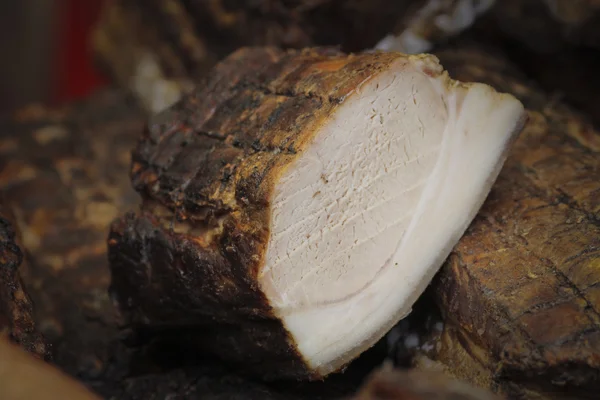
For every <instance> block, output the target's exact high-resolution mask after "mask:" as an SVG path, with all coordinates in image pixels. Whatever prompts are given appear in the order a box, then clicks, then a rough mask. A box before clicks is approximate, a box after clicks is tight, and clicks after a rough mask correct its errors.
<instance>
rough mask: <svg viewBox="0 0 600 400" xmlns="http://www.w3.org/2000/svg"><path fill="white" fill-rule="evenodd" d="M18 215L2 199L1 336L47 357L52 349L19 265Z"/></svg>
mask: <svg viewBox="0 0 600 400" xmlns="http://www.w3.org/2000/svg"><path fill="white" fill-rule="evenodd" d="M23 258H24V257H23V251H22V249H21V246H20V244H19V237H18V232H17V231H16V227H15V222H14V216H13V215H12V212H11V210H10V209H9V207H8V206H7V205H6V204H5V202H4V200H2V201H1V202H0V339H2V340H3V338H2V337H3V336H5V335H6V336H7V337H8V338H9V339H10V340H12V341H13V342H15V343H17V344H19V346H21V347H22V348H23V349H25V350H27V351H28V352H30V353H32V354H34V355H35V356H37V357H41V358H47V357H48V355H49V354H48V348H47V346H46V343H45V340H44V338H43V337H42V335H40V333H39V332H38V330H37V329H36V326H35V321H34V319H33V305H32V303H31V299H30V298H29V295H28V294H27V292H26V291H25V290H24V289H23V284H22V282H21V276H20V274H19V268H20V266H21V264H22V263H23Z"/></svg>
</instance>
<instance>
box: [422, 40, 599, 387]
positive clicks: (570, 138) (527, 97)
mask: <svg viewBox="0 0 600 400" xmlns="http://www.w3.org/2000/svg"><path fill="white" fill-rule="evenodd" d="M436 54H437V55H438V56H439V57H440V59H441V60H442V62H443V64H444V65H445V66H446V67H447V68H448V70H449V71H450V73H451V74H452V75H453V76H456V77H457V78H458V79H462V80H474V81H481V82H485V83H488V84H490V85H493V86H494V87H497V88H498V89H499V90H502V91H506V92H510V93H513V94H514V95H515V96H518V97H519V99H520V100H522V101H523V103H524V104H525V106H526V107H527V109H528V110H529V112H528V113H529V122H528V124H527V125H526V127H525V130H524V131H523V133H522V134H521V136H520V137H519V139H518V140H517V141H516V142H515V144H514V146H513V148H512V151H511V153H510V156H509V157H508V159H507V161H506V163H505V165H504V168H503V170H502V172H501V174H500V176H499V177H498V180H497V181H496V184H495V185H494V187H493V189H492V191H491V193H490V195H489V197H488V199H487V201H486V203H485V204H484V206H483V208H482V209H481V210H480V212H479V215H478V217H477V218H475V220H474V221H473V223H472V224H471V226H470V228H469V229H468V231H467V232H466V234H465V235H464V236H463V238H462V239H461V240H460V241H459V243H458V245H457V246H456V247H455V248H454V250H453V253H452V254H451V256H450V258H449V260H448V262H447V263H446V265H445V266H444V267H443V268H442V269H441V271H440V273H439V274H438V276H437V278H436V279H435V280H434V282H433V285H432V287H431V288H430V289H431V290H430V293H431V294H432V295H433V296H434V297H436V298H437V302H438V304H439V306H440V309H441V310H442V313H443V314H444V322H445V327H444V332H443V334H442V335H441V337H439V338H438V339H437V340H434V341H433V342H434V343H435V348H436V350H437V355H434V356H433V357H432V358H437V360H438V361H440V363H438V364H436V363H432V362H431V360H430V358H427V357H425V358H423V357H419V356H418V358H420V361H419V360H417V361H416V364H417V365H419V368H423V369H428V370H430V369H436V368H441V369H442V370H444V371H446V372H447V373H450V374H451V375H454V376H456V377H458V378H460V379H461V380H466V381H468V382H471V383H473V384H476V385H478V386H482V387H486V388H492V389H493V390H494V391H497V392H500V393H502V394H505V395H507V396H509V397H510V398H527V399H529V398H534V399H563V398H565V399H567V398H569V399H570V398H595V397H596V395H597V393H598V390H599V389H600V387H599V386H598V382H600V380H599V377H600V361H599V360H600V314H599V312H600V291H599V288H600V269H599V268H598V265H599V262H600V227H599V225H598V215H599V212H600V133H599V132H598V131H596V130H594V129H593V128H592V126H591V125H589V123H587V122H586V120H585V119H584V118H583V117H582V116H581V115H580V114H577V113H575V112H573V111H572V110H571V109H569V108H568V107H566V106H565V105H564V104H562V103H560V102H556V101H555V100H553V99H552V98H550V97H548V96H547V95H546V94H544V93H543V92H542V91H540V90H538V89H536V88H534V87H532V86H531V83H530V82H528V81H527V79H526V78H524V76H523V75H522V74H521V73H519V72H517V71H516V70H515V69H514V67H513V66H512V65H511V64H510V63H508V62H506V60H503V59H502V58H500V57H493V56H491V55H490V54H489V53H486V52H482V51H481V50H480V49H478V47H477V46H471V45H468V44H466V43H460V44H457V45H456V47H454V48H449V49H447V50H445V51H440V52H438V53H436ZM429 356H431V353H429Z"/></svg>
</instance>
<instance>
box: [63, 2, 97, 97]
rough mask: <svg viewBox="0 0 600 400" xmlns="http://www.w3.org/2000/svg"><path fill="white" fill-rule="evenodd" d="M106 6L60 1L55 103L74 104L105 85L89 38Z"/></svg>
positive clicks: (95, 3)
mask: <svg viewBox="0 0 600 400" xmlns="http://www.w3.org/2000/svg"><path fill="white" fill-rule="evenodd" d="M106 2H107V0H60V4H61V8H60V10H59V12H60V15H59V18H60V21H59V27H60V30H59V42H58V54H57V59H56V62H57V63H58V65H57V67H58V68H57V69H56V71H57V74H58V76H57V80H56V90H55V95H54V100H55V101H56V102H61V103H62V102H66V101H72V100H76V99H78V98H81V97H84V96H86V95H88V94H89V93H90V92H92V91H93V90H94V89H97V88H99V87H101V86H104V85H106V84H107V82H108V81H107V79H106V78H105V77H103V76H102V75H101V74H100V73H99V72H98V71H97V70H96V68H95V66H94V62H93V58H92V51H91V37H90V34H91V32H92V28H93V26H94V24H95V23H96V21H97V20H98V17H99V16H100V11H101V9H102V5H103V4H104V3H106Z"/></svg>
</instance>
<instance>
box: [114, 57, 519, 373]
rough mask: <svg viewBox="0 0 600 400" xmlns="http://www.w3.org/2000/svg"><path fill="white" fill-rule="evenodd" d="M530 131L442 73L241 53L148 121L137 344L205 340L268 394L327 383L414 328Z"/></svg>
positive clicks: (138, 244)
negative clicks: (146, 334)
mask: <svg viewBox="0 0 600 400" xmlns="http://www.w3.org/2000/svg"><path fill="white" fill-rule="evenodd" d="M523 122H524V113H523V108H522V105H521V104H520V103H519V102H518V101H517V100H516V99H515V98H514V97H512V96H509V95H504V94H499V93H497V92H495V91H494V90H493V89H492V88H491V87H489V86H486V85H480V84H463V83H458V82H455V81H453V80H451V79H450V78H449V77H448V75H447V74H445V73H444V72H443V70H442V67H441V66H440V65H439V64H438V63H437V60H436V59H435V58H434V57H431V56H404V55H402V54H400V53H371V54H360V55H353V56H347V55H345V54H343V53H339V52H336V51H331V50H319V49H315V50H304V51H288V52H284V51H280V50H276V49H273V48H258V49H242V50H239V51H237V52H236V53H234V54H233V55H231V56H230V57H228V58H227V59H226V60H225V61H223V62H222V63H220V64H219V65H218V66H217V67H216V68H215V69H214V70H213V71H212V72H211V74H210V75H209V77H208V79H207V80H206V82H205V83H204V84H203V85H201V86H199V87H198V89H197V90H195V91H194V92H193V94H191V95H190V96H188V97H186V98H184V99H183V101H181V102H179V103H177V104H176V105H175V106H174V107H172V108H171V109H169V110H167V111H165V112H163V113H161V114H158V115H157V116H155V117H153V118H152V119H151V120H150V123H149V126H148V128H147V130H146V132H145V134H144V137H143V138H142V140H141V142H140V145H139V146H138V147H137V149H136V150H135V152H134V155H133V166H132V180H133V184H134V186H135V188H136V189H137V190H138V191H139V192H140V193H141V194H142V195H143V197H144V205H143V210H142V211H141V212H140V213H138V214H129V215H127V216H126V217H124V218H123V219H121V220H120V221H118V222H116V223H115V224H114V225H113V229H112V232H111V236H110V238H109V248H110V250H109V257H110V261H111V268H112V274H113V275H112V276H113V280H112V288H113V292H114V293H115V295H116V298H117V299H118V301H119V303H120V306H121V308H122V309H123V310H124V311H125V312H126V314H127V315H128V318H129V321H130V323H131V324H132V325H133V326H134V327H137V328H143V329H147V330H148V329H149V330H153V329H160V330H173V329H181V330H184V328H185V329H196V330H197V333H196V336H195V337H194V335H187V336H188V338H189V339H190V346H197V347H199V348H202V349H204V350H208V351H211V352H217V353H218V355H219V356H220V357H222V358H223V359H226V360H228V361H229V362H231V363H233V364H237V365H239V366H240V367H242V368H244V369H246V370H248V371H251V372H253V373H255V374H260V375H263V376H264V377H266V378H296V379H300V378H304V379H306V378H308V379H315V378H321V377H323V376H326V375H327V374H329V373H331V372H335V371H338V370H340V369H341V368H343V367H344V366H345V365H346V364H348V363H349V362H350V361H352V360H353V359H354V358H356V357H357V356H358V355H359V354H360V353H361V352H363V351H364V350H366V349H368V348H369V347H370V346H372V345H373V344H375V342H377V341H378V340H379V339H381V338H382V337H383V336H384V335H385V333H386V332H387V331H388V330H389V329H390V328H391V327H392V326H393V325H394V324H395V323H397V322H398V320H400V319H401V318H403V317H405V316H406V315H407V314H408V313H409V312H410V309H411V307H412V305H413V303H414V302H415V301H416V299H417V298H418V297H419V296H420V294H421V293H422V292H423V290H424V289H425V287H426V286H427V284H428V283H429V281H430V280H431V278H432V277H433V275H434V274H435V272H436V271H437V269H438V268H439V266H440V265H441V263H442V262H443V261H444V259H445V258H446V257H447V255H448V253H449V252H450V250H451V248H452V246H454V244H455V243H456V241H457V240H458V239H459V237H460V235H462V233H463V232H464V230H465V229H466V227H467V225H468V224H469V222H470V221H471V219H472V218H473V217H474V216H475V214H476V212H477V210H478V208H479V207H480V206H481V204H482V203H483V201H484V199H485V196H486V195H487V193H488V191H489V188H490V186H491V185H492V183H493V181H494V179H495V177H496V175H497V174H498V172H499V170H500V167H501V165H502V162H503V160H504V157H505V156H506V152H507V149H508V147H509V145H510V143H511V141H512V140H513V139H514V138H515V136H516V135H517V134H518V132H519V131H520V129H521V128H522V124H523ZM449 182H451V183H449ZM449 207H450V208H451V209H452V210H453V213H452V214H448V212H447V210H448V208H449Z"/></svg>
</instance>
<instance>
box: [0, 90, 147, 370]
mask: <svg viewBox="0 0 600 400" xmlns="http://www.w3.org/2000/svg"><path fill="white" fill-rule="evenodd" d="M143 123H144V118H143V116H142V113H141V112H140V110H139V108H138V107H137V106H135V104H134V103H133V102H132V101H131V99H130V98H128V97H127V96H126V95H124V94H123V93H121V92H118V91H107V92H102V93H98V94H96V95H94V96H93V97H92V98H90V99H87V100H85V101H82V102H79V103H77V104H73V105H70V106H67V107H65V108H61V109H48V108H45V107H40V106H31V107H27V108H25V109H22V110H19V111H17V112H16V113H15V114H14V115H13V116H12V117H10V118H6V119H3V120H2V121H1V122H0V151H1V152H2V156H1V160H2V165H1V167H0V171H2V173H1V174H0V188H1V189H2V191H3V192H4V195H5V199H6V201H7V202H8V204H10V206H11V207H12V209H13V210H14V213H15V216H16V219H17V220H18V223H19V228H20V229H21V232H22V238H23V244H24V251H25V252H26V253H27V256H28V261H29V263H28V265H26V266H24V267H25V268H22V276H23V280H24V282H25V284H26V287H27V288H28V290H29V292H30V294H31V296H32V298H33V300H34V302H35V305H36V308H35V316H36V322H37V325H38V327H39V329H40V330H41V331H42V332H43V333H44V335H45V336H46V337H47V339H48V340H49V342H50V343H52V351H53V355H54V362H55V363H56V364H57V365H58V366H59V367H60V368H62V369H63V370H65V371H66V372H68V373H69V374H71V375H75V376H78V377H79V378H81V379H83V380H86V381H92V380H97V379H101V378H103V377H104V376H105V375H106V374H111V373H113V372H114V371H113V370H112V369H113V366H112V365H111V363H115V361H117V359H118V358H119V357H121V353H120V350H119V349H121V346H120V345H119V341H118V326H117V323H118V318H117V313H116V311H115V309H114V307H113V306H112V304H111V302H110V300H109V297H108V294H107V287H108V284H109V280H110V273H109V270H108V267H107V260H106V236H107V234H108V226H109V224H110V222H111V220H112V219H113V218H115V216H116V215H117V214H118V213H119V212H123V211H125V210H127V209H129V208H130V207H131V206H134V205H137V203H138V202H139V196H138V195H137V194H136V193H135V192H134V191H133V190H132V189H131V184H130V182H129V179H128V176H127V175H128V174H127V170H128V168H129V164H130V149H131V147H132V146H133V145H134V144H135V140H136V138H137V136H138V135H139V132H140V130H141V129H142V126H143ZM107 369H108V370H107Z"/></svg>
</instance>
